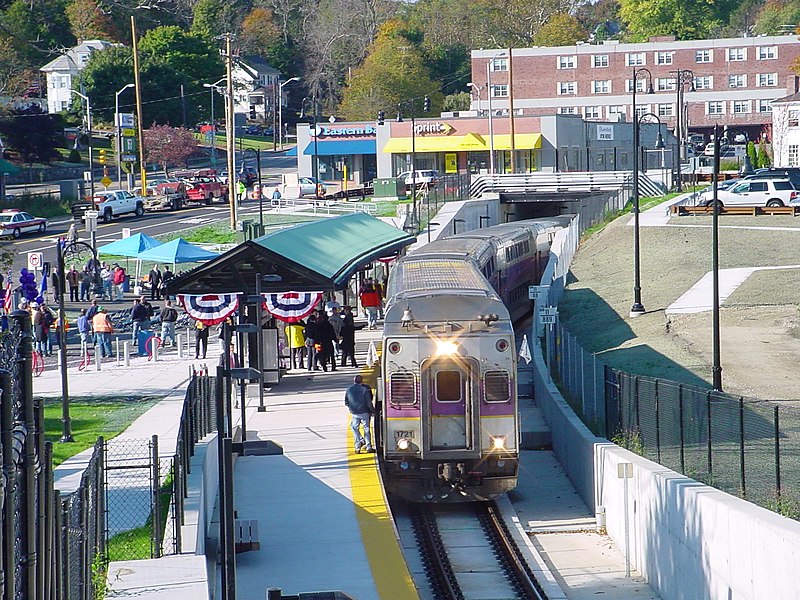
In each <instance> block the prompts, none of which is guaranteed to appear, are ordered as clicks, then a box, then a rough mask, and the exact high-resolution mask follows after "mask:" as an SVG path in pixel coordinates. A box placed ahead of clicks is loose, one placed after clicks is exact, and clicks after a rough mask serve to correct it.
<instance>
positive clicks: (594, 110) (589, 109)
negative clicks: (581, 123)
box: [583, 106, 600, 119]
mask: <svg viewBox="0 0 800 600" xmlns="http://www.w3.org/2000/svg"><path fill="white" fill-rule="evenodd" d="M583 118H584V119H599V118H600V107H599V106H584V107H583Z"/></svg>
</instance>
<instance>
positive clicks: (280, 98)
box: [272, 77, 300, 150]
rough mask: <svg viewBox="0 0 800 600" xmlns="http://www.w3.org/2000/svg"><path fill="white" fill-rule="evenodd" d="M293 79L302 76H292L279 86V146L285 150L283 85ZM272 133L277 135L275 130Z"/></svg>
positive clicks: (297, 79) (295, 79) (296, 79)
mask: <svg viewBox="0 0 800 600" xmlns="http://www.w3.org/2000/svg"><path fill="white" fill-rule="evenodd" d="M293 81H300V78H299V77H292V78H291V79H287V80H286V81H284V82H283V83H281V84H280V85H279V86H278V148H279V149H280V150H283V86H285V85H286V84H287V83H292V82H293ZM272 133H273V137H275V132H274V131H273V132H272Z"/></svg>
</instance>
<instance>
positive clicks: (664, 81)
mask: <svg viewBox="0 0 800 600" xmlns="http://www.w3.org/2000/svg"><path fill="white" fill-rule="evenodd" d="M656 90H658V91H659V92H672V91H674V90H675V79H673V78H672V77H659V78H658V79H656Z"/></svg>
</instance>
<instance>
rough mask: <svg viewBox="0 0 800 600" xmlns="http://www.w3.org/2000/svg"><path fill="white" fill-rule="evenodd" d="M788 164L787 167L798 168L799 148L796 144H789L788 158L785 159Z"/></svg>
mask: <svg viewBox="0 0 800 600" xmlns="http://www.w3.org/2000/svg"><path fill="white" fill-rule="evenodd" d="M787 159H788V161H789V164H788V165H786V166H787V167H800V146H798V145H797V144H789V156H788V157H787Z"/></svg>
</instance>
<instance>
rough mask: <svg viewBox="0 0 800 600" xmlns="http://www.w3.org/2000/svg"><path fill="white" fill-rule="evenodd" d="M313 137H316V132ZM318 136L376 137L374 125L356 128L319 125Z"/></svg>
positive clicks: (312, 133) (312, 131)
mask: <svg viewBox="0 0 800 600" xmlns="http://www.w3.org/2000/svg"><path fill="white" fill-rule="evenodd" d="M310 131H311V136H312V137H313V136H314V130H313V129H312V130H310ZM317 131H318V132H319V133H318V136H319V137H321V138H323V137H373V136H375V126H374V125H363V126H361V125H360V126H356V127H333V126H331V125H317Z"/></svg>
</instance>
